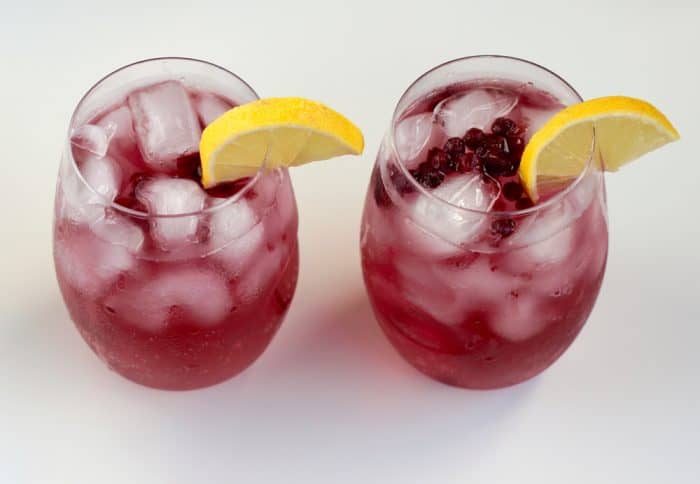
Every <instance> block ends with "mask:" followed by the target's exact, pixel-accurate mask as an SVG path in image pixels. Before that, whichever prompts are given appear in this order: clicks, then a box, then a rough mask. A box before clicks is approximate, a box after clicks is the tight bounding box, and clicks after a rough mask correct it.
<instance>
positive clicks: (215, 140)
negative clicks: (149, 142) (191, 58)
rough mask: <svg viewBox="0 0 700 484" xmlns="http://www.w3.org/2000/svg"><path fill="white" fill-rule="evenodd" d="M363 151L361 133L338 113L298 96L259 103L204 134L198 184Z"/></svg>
mask: <svg viewBox="0 0 700 484" xmlns="http://www.w3.org/2000/svg"><path fill="white" fill-rule="evenodd" d="M363 149H364V139H363V136H362V132H361V131H360V130H359V129H358V128H357V127H356V126H355V125H354V124H353V123H352V122H350V121H349V120H348V119H347V118H345V117H344V116H343V115H342V114H340V113H338V112H336V111H334V110H332V109H331V108H329V107H328V106H325V105H323V104H321V103H319V102H316V101H311V100H309V99H303V98H298V97H285V98H268V99H260V100H258V101H254V102H251V103H248V104H244V105H242V106H238V107H235V108H233V109H231V110H229V111H227V112H225V113H224V114H222V115H221V116H220V117H219V118H217V119H216V120H214V121H213V122H212V123H211V124H209V126H207V127H206V128H205V129H204V131H203V132H202V138H201V140H200V143H199V151H200V157H201V162H202V184H203V185H204V186H205V187H207V188H208V187H212V186H214V185H216V184H219V183H222V182H226V181H233V180H236V179H238V178H241V177H245V176H250V175H252V174H254V173H255V172H257V171H258V169H259V168H260V167H261V166H262V165H263V164H265V165H266V167H268V168H271V169H273V168H277V167H280V166H296V165H303V164H305V163H309V162H312V161H318V160H325V159H328V158H333V157H336V156H341V155H348V154H352V155H358V154H361V153H362V150H363Z"/></svg>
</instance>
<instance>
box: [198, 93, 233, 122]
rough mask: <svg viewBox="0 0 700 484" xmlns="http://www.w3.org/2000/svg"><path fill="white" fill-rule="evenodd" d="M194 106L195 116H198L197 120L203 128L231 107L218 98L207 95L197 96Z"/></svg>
mask: <svg viewBox="0 0 700 484" xmlns="http://www.w3.org/2000/svg"><path fill="white" fill-rule="evenodd" d="M195 106H196V109H197V114H198V115H199V120H200V121H201V123H202V125H203V126H208V125H209V124H210V123H212V122H213V121H214V120H215V119H216V118H218V117H219V116H221V115H222V114H224V113H225V112H226V111H228V110H229V109H231V108H232V107H233V106H232V105H231V103H227V102H226V101H224V100H223V99H221V98H220V97H219V96H215V95H214V94H209V93H203V94H199V95H198V96H197V99H196V101H195Z"/></svg>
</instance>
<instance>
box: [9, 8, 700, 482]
mask: <svg viewBox="0 0 700 484" xmlns="http://www.w3.org/2000/svg"><path fill="white" fill-rule="evenodd" d="M20 3H21V2H10V1H9V0H7V1H4V2H2V3H1V5H0V59H1V61H0V62H1V65H2V73H1V74H0V107H1V108H2V115H1V116H0V138H1V139H2V146H3V148H2V155H1V156H0V159H1V160H2V168H0V174H1V176H2V178H3V180H2V189H1V190H0V207H2V208H1V209H0V210H2V225H1V228H0V232H1V234H2V238H1V240H0V244H1V245H0V258H1V260H2V266H1V267H2V276H1V277H0V295H1V296H0V482H2V483H3V484H4V483H12V484H14V483H34V482H59V483H70V484H79V483H112V482H114V483H127V482H128V483H148V484H159V483H178V484H179V483H218V482H229V483H230V482H239V483H268V482H269V483H329V482H337V483H357V482H368V483H374V482H377V483H413V482H420V483H440V484H441V483H465V482H477V483H491V482H520V483H538V484H542V483H661V482H667V483H674V484H677V483H698V482H700V459H699V458H700V442H699V440H700V403H699V401H700V376H699V375H698V369H699V368H700V351H699V350H698V340H699V339H700V303H699V298H700V283H699V282H698V280H699V277H700V255H699V254H700V246H699V245H698V235H700V229H699V226H700V217H699V216H698V209H699V208H700V186H699V182H700V143H699V142H698V139H700V132H699V130H698V129H699V128H700V122H699V119H700V102H699V101H698V98H699V96H698V91H699V90H700V68H699V66H700V61H698V48H699V47H700V35H699V34H698V24H699V23H700V9H699V8H698V7H697V6H696V7H692V6H691V5H698V4H697V2H694V1H692V0H688V1H687V2H685V3H681V2H673V1H663V2H656V1H655V2H652V1H647V0H640V1H636V2H624V5H623V4H620V6H619V7H614V8H613V7H604V6H603V5H604V3H603V2H594V1H591V0H587V1H585V2H579V3H578V4H576V6H571V7H569V8H568V9H565V8H564V7H561V6H557V5H565V4H566V3H568V2H552V5H549V4H543V3H540V4H538V3H537V2H531V1H530V2H515V3H514V5H521V6H520V7H518V6H512V5H511V4H510V2H508V1H506V0H498V1H493V2H486V1H483V2H467V1H460V2H451V3H452V5H450V4H448V3H447V2H442V1H439V0H431V1H426V0H424V1H422V2H416V4H415V5H412V4H411V3H410V2H408V1H405V2H401V3H400V4H397V5H395V6H389V5H384V4H383V3H382V2H381V1H380V0H373V1H362V0H354V1H352V2H345V3H344V4H342V3H336V2H332V1H317V2H304V1H300V0H295V1H290V2H272V1H255V0H249V1H247V2H237V1H236V0H228V1H225V2H219V3H218V4H214V3H212V2H204V1H202V2H200V5H199V6H197V7H195V6H193V5H195V4H196V3H197V2H190V1H180V0H170V1H168V2H159V3H160V4H159V5H158V6H157V7H156V6H147V4H149V3H155V2H145V1H143V0H142V1H131V0H128V1H127V0H124V1H120V2H106V3H107V4H106V5H103V3H104V2H96V1H94V0H93V1H90V2H84V3H83V4H80V5H78V4H77V3H75V2H72V4H71V2H63V5H62V6H61V7H58V6H55V5H53V2H52V3H51V4H49V2H45V3H44V4H40V3H39V2H33V3H34V5H32V6H23V7H20V6H18V5H19V4H20ZM30 3H32V2H30ZM55 3H57V4H58V3H61V2H55ZM572 3H573V2H572ZM610 3H612V2H610ZM674 3H675V4H676V6H672V5H673V4H674ZM482 4H483V5H484V6H481V5H482ZM52 5H53V6H52ZM399 5H400V6H399ZM487 5H490V6H487ZM656 5H663V7H659V6H656ZM683 5H686V6H685V7H683ZM476 53H504V54H510V55H516V56H521V57H525V58H529V59H532V60H534V61H537V62H540V63H542V64H544V65H545V66H548V67H550V68H552V69H553V70H555V71H556V72H558V73H560V74H561V75H562V76H564V77H565V78H566V79H568V80H569V81H571V83H572V84H573V85H574V86H575V87H577V88H578V89H579V90H580V92H581V93H582V94H583V95H584V97H595V96H600V95H608V94H617V93H624V94H627V95H631V96H638V97H642V98H645V99H648V100H650V101H652V102H653V103H655V104H657V105H658V106H659V107H660V108H662V109H663V110H664V112H666V113H667V114H668V116H669V117H670V119H672V120H673V121H674V122H675V124H676V126H677V128H678V129H679V131H680V132H681V134H682V135H683V137H684V138H683V139H682V141H681V142H679V143H676V144H674V145H671V146H668V147H666V148H664V149H663V150H661V151H659V152H657V153H653V154H651V155H649V156H647V157H646V158H645V159H643V160H641V161H639V162H638V163H636V164H635V165H633V166H629V167H627V168H625V169H624V171H623V172H621V173H616V174H613V175H610V176H608V192H609V205H610V220H611V232H610V257H609V265H608V270H607V274H606V277H605V282H604V285H603V289H602V291H601V294H600V298H599V299H598V303H597V305H596V307H595V310H594V311H593V314H592V315H591V317H590V319H589V322H588V323H587V325H586V326H585V328H584V330H583V332H582V333H581V335H580V337H579V338H578V340H577V341H576V342H575V343H574V345H573V346H572V347H571V348H570V350H569V351H568V352H567V353H566V354H565V355H564V356H563V357H562V358H561V359H560V360H559V361H558V362H557V363H556V364H555V365H554V366H553V367H552V368H551V369H549V370H548V371H546V372H545V373H544V374H542V375H541V376H540V377H538V378H536V379H534V380H531V381H529V382H527V383H525V384H522V385H519V386H516V387H513V388H509V389H506V390H500V391H491V392H473V391H465V390H459V389H455V388H451V387H448V386H444V385H442V384H439V383H436V382H434V381H431V380H429V379H427V378H425V377H423V376H421V375H420V374H418V373H417V372H416V371H414V370H413V369H412V368H411V367H410V366H409V365H408V364H406V363H404V362H403V360H401V359H400V358H399V356H398V355H397V354H396V353H395V352H394V350H393V349H392V347H391V346H390V345H389V344H388V342H387V341H386V340H385V339H384V337H383V335H382V334H381V332H380V330H379V328H378V326H377V325H376V324H375V322H374V320H373V318H372V315H371V313H370V309H369V306H368V303H367V299H366V297H365V294H364V289H363V285H362V281H361V277H360V264H359V251H358V227H359V220H360V213H361V209H362V201H363V197H364V192H365V188H366V184H367V180H368V176H369V173H370V168H371V166H372V163H373V160H374V155H375V153H376V150H377V147H378V144H379V141H380V139H381V136H382V134H383V133H384V131H385V130H386V128H387V127H388V123H389V119H390V116H391V112H392V110H393V107H394V104H395V103H396V101H397V99H398V97H399V96H400V94H401V93H402V92H403V90H404V89H405V88H406V87H407V86H408V84H409V83H410V82H411V81H413V80H414V79H415V78H416V77H417V76H418V75H419V74H421V73H422V72H424V71H425V70H427V69H428V68H430V67H432V66H434V65H436V64H438V63H440V62H442V61H445V60H448V59H452V58H455V57H460V56H464V55H468V54H476ZM161 55H181V56H191V57H198V58H202V59H208V60H211V61H213V62H216V63H218V64H220V65H222V66H225V67H227V68H229V69H232V70H234V71H235V72H236V73H238V74H240V75H241V76H242V77H243V78H244V79H246V80H248V81H249V82H250V83H251V84H252V85H253V86H254V87H255V89H256V90H257V91H258V92H259V93H260V94H261V95H262V96H273V95H300V96H306V97H312V98H316V99H319V100H322V101H324V102H327V103H328V104H330V105H332V106H333V107H335V108H337V109H338V110H340V111H342V112H343V113H346V114H347V115H348V116H349V117H350V118H351V119H353V120H354V121H355V122H356V123H357V124H359V126H361V127H362V128H363V130H364V133H365V135H366V143H367V149H366V153H365V154H364V155H363V156H362V157H359V158H343V159H337V160H334V161H332V162H329V163H320V164H316V165H313V166H307V167H304V168H301V169H297V170H294V171H293V175H292V176H293V180H294V184H295V188H296V192H297V199H298V203H299V210H300V215H301V225H300V231H299V236H300V244H301V273H300V279H299V286H298V288H297V292H296V296H295V298H294V301H293V304H292V307H291V310H290V312H289V315H288V317H287V318H286V320H285V322H284V324H283V326H282V329H281V331H280V332H279V334H278V335H277V337H276V338H275V340H274V341H273V343H272V344H271V346H270V347H269V348H268V350H267V351H266V352H265V354H264V355H263V356H262V357H261V358H260V359H259V360H258V361H257V362H256V363H255V364H254V365H253V366H252V367H251V368H250V369H248V370H247V371H246V372H245V373H243V374H242V375H241V376H239V377H238V378H235V379H233V380H231V381H228V382H226V383H224V384H221V385H219V386H216V387H213V388H209V389H206V390H200V391H194V392H186V393H169V392H163V391H154V390H149V389H146V388H143V387H140V386H137V385H135V384H132V383H130V382H128V381H127V380H124V379H122V378H121V377H119V376H117V375H116V374H114V373H111V372H109V371H108V370H107V369H106V368H105V366H103V365H102V363H101V362H99V361H98V359H97V358H96V357H95V356H94V355H93V354H92V353H91V352H90V350H89V349H88V347H87V345H86V344H85V343H84V342H83V341H82V340H81V338H80V337H79V335H78V333H77V331H76V330H75V329H74V327H73V326H72V324H71V322H70V320H69V318H68V315H67V312H66V310H65V309H64V306H63V303H62V301H61V297H60V295H59V291H58V287H57V284H56V281H55V278H54V273H53V264H52V259H51V249H50V242H51V230H50V228H51V213H52V198H53V189H54V183H55V175H56V170H57V166H58V160H59V153H60V151H61V148H62V144H63V143H64V135H65V131H66V127H67V123H68V119H69V117H70V114H71V112H72V110H73V108H74V106H75V104H76V103H77V101H78V99H79V97H80V96H81V95H82V94H83V92H84V91H85V90H86V89H87V88H88V87H89V86H90V85H91V84H92V83H93V82H94V81H95V80H97V79H98V78H99V77H101V76H102V75H104V74H105V73H107V72H109V71H111V70H112V69H114V68H116V67H118V66H120V65H123V64H126V63H129V62H131V61H134V60H137V59H142V58H148V57H153V56H161Z"/></svg>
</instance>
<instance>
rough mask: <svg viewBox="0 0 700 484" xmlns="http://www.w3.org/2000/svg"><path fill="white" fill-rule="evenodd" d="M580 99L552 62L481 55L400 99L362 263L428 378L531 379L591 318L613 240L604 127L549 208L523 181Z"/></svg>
mask: <svg viewBox="0 0 700 484" xmlns="http://www.w3.org/2000/svg"><path fill="white" fill-rule="evenodd" d="M580 101H581V97H580V96H579V95H578V93H577V92H576V91H575V90H574V89H573V88H572V87H571V86H570V85H569V84H568V83H567V82H566V81H564V80H563V79H562V78H560V77H559V76H557V75H556V74H554V73H553V72H551V71H549V70H547V69H545V68H543V67H541V66H538V65H536V64H533V63H531V62H527V61H524V60H521V59H516V58H510V57H502V56H476V57H468V58H463V59H457V60H454V61H451V62H447V63H445V64H442V65H440V66H438V67H436V68H434V69H432V70H430V71H429V72H427V73H425V74H423V75H422V76H421V77H420V78H419V79H418V80H416V81H415V82H414V83H413V84H412V85H411V86H410V87H409V88H408V90H407V91H406V92H405V93H404V94H403V96H402V97H401V99H400V101H399V102H398V105H397V107H396V110H395V112H394V116H393V119H392V122H391V127H390V129H389V132H388V133H387V135H386V136H385V138H384V140H383V143H382V146H381V148H380V151H379V155H378V157H377V160H376V164H375V168H374V171H373V174H372V177H371V180H370V186H369V190H368V193H367V198H366V201H365V209H364V217H363V221H362V228H361V252H362V268H363V273H364V279H365V284H366V287H367V291H368V294H369V297H370V300H371V303H372V306H373V308H374V312H375V315H376V317H377V319H378V321H379V324H380V325H381V327H382V329H383V331H384V332H385V334H386V335H387V337H388V338H389V340H390V341H391V343H392V344H393V345H394V346H395V348H396V349H397V350H398V351H399V353H400V354H401V355H402V356H403V357H404V358H405V359H406V360H407V361H408V362H409V363H411V364H412V365H413V366H415V367H416V368H417V369H419V370H420V371H422V372H423V373H425V374H427V375H429V376H431V377H433V378H435V379H437V380H440V381H443V382H445V383H449V384H452V385H456V386H461V387H465V388H475V389H486V388H498V387H503V386H507V385H512V384H515V383H518V382H522V381H524V380H526V379H528V378H530V377H532V376H534V375H537V374H538V373H540V372H542V371H543V370H544V369H545V368H547V367H548V366H549V365H550V364H552V363H553V362H554V361H555V360H556V359H557V358H558V357H559V356H560V355H561V354H562V353H563V352H564V351H565V350H566V348H567V347H568V346H569V345H570V344H571V343H572V341H573V340H574V338H575V337H576V335H577V334H578V333H579V331H580V330H581V328H582V326H583V324H584V322H585V321H586V319H587V318H588V315H589V313H590V312H591V310H592V308H593V305H594V303H595V300H596V298H597V295H598V291H599V289H600V286H601V282H602V279H603V274H604V271H605V265H606V258H607V247H608V232H607V211H606V210H607V209H606V201H605V185H604V179H603V174H602V170H601V164H600V162H599V161H598V160H599V157H598V156H596V155H595V153H596V150H595V142H594V135H593V133H591V138H590V142H591V156H590V158H589V162H588V163H587V165H586V167H585V169H584V170H583V172H582V173H580V174H579V175H578V176H573V177H572V178H570V179H569V180H568V181H567V183H566V184H563V183H562V180H552V185H551V187H550V188H551V190H550V191H549V192H548V193H547V195H546V196H544V197H543V198H542V199H541V200H540V201H539V203H538V204H534V206H533V203H532V202H531V201H530V200H529V199H528V198H527V195H526V194H523V190H522V185H521V184H520V182H519V180H518V177H517V165H518V163H519V161H520V155H521V153H522V148H523V146H524V144H525V143H526V142H527V140H528V139H529V137H530V136H531V135H532V134H533V132H535V131H536V130H537V129H538V128H539V127H540V126H541V125H542V124H543V123H544V122H545V121H546V120H547V119H548V118H549V117H551V116H552V115H553V114H554V113H555V112H557V111H558V110H561V109H563V107H564V106H565V105H570V104H573V103H577V102H580ZM498 118H500V120H499V121H498V122H496V123H495V124H494V121H496V119H498ZM504 119H507V120H508V121H503V120H504ZM489 143H491V144H489ZM492 146H497V147H498V150H499V151H498V152H497V153H499V154H498V156H497V155H496V154H494V153H496V151H493V150H492ZM436 147H437V148H439V149H436ZM562 156H563V157H564V156H566V154H565V153H562ZM484 167H485V168H484ZM494 173H496V174H497V175H498V176H494ZM554 182H558V183H554Z"/></svg>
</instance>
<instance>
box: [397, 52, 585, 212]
mask: <svg viewBox="0 0 700 484" xmlns="http://www.w3.org/2000/svg"><path fill="white" fill-rule="evenodd" d="M485 59H497V60H503V61H507V62H513V63H515V64H525V65H528V66H531V67H534V68H535V69H537V70H540V71H542V72H543V73H545V74H547V75H550V76H552V77H554V78H555V79H557V80H558V81H560V82H561V83H562V84H563V85H565V86H566V87H567V88H568V89H569V90H570V91H571V92H572V93H573V94H574V95H575V97H576V98H577V99H578V100H579V102H583V97H581V94H579V92H578V91H577V90H576V89H574V87H573V86H572V85H571V84H569V82H568V81H567V80H566V79H564V78H563V77H561V76H560V75H559V74H557V73H556V72H554V71H552V70H551V69H548V68H546V67H544V66H542V65H540V64H538V63H536V62H533V61H529V60H527V59H522V58H520V57H514V56H509V55H501V54H477V55H470V56H465V57H458V58H455V59H451V60H448V61H445V62H442V63H440V64H438V65H436V66H435V67H432V68H431V69H428V70H427V71H425V72H424V73H423V74H421V75H420V76H418V77H417V78H416V79H415V80H414V81H413V82H412V83H411V84H410V85H409V86H408V87H407V88H406V90H405V91H404V92H403V94H401V97H399V100H398V101H397V102H396V108H395V109H394V113H393V115H392V117H391V126H390V128H389V133H388V137H389V148H390V150H391V154H392V155H393V156H394V157H395V159H396V160H397V161H398V163H397V165H398V167H399V170H401V173H402V174H403V176H404V177H405V178H406V179H407V180H408V181H409V183H411V184H412V185H413V188H415V189H416V190H417V192H418V194H419V195H420V196H426V197H428V198H429V199H430V200H431V201H434V202H436V203H438V204H444V205H449V207H450V209H451V210H457V211H459V212H466V213H472V214H479V215H492V216H497V217H504V218H511V217H518V216H523V215H529V214H532V213H537V212H539V211H540V210H544V209H546V208H549V207H551V206H553V205H555V204H557V203H559V202H561V201H562V200H563V199H565V198H566V197H567V196H568V195H569V194H570V193H571V192H573V191H574V190H575V188H576V187H577V186H578V185H579V184H580V183H581V181H582V180H583V179H584V178H585V177H586V176H587V175H588V174H589V172H590V169H591V166H592V165H593V160H594V159H595V150H596V137H595V130H593V133H592V137H591V149H590V152H589V155H588V159H587V160H586V164H585V166H584V167H583V169H582V170H581V173H579V174H578V176H577V177H576V178H574V179H573V180H572V181H570V182H569V184H568V185H567V186H566V188H564V189H563V190H561V191H560V192H558V193H556V194H555V195H554V196H553V197H551V198H548V199H547V200H545V201H544V202H542V203H540V204H537V205H533V206H532V207H528V208H524V209H520V210H505V211H498V212H495V211H491V210H478V209H473V208H466V207H461V206H459V205H455V204H453V203H450V202H448V201H447V200H444V199H442V198H440V197H438V196H436V195H435V194H433V193H432V192H431V191H429V190H428V189H426V188H425V187H424V186H423V185H421V184H420V183H418V181H417V180H416V179H415V178H413V176H412V175H411V174H410V173H409V170H408V168H407V167H406V165H405V164H404V160H403V159H402V158H401V156H400V155H399V152H398V149H397V148H396V142H395V138H394V131H395V127H396V123H397V122H398V120H399V117H400V116H401V115H402V114H403V112H405V110H406V109H405V108H404V109H403V110H402V111H399V107H400V106H401V103H402V101H403V100H404V99H405V98H406V96H407V95H408V93H409V92H410V91H411V89H413V88H414V87H415V86H416V85H417V84H418V83H419V82H420V81H421V80H423V79H425V78H426V77H427V76H429V75H431V74H433V73H435V72H436V71H437V70H439V69H442V68H443V67H446V66H448V65H451V64H455V63H458V62H465V61H473V60H485ZM502 80H510V79H507V78H505V77H504V78H502Z"/></svg>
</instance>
